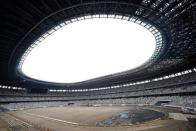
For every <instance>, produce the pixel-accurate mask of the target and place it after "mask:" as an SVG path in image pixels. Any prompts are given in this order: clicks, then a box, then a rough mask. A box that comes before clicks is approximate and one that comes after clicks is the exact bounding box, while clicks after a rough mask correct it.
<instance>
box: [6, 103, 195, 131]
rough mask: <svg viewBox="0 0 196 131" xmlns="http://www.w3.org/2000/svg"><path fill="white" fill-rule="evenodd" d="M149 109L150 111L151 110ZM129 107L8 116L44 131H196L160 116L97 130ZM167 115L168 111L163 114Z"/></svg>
mask: <svg viewBox="0 0 196 131" xmlns="http://www.w3.org/2000/svg"><path fill="white" fill-rule="evenodd" d="M148 109H149V108H148ZM129 110H130V107H120V106H104V107H81V106H80V107H77V106H71V107H50V108H37V109H29V110H22V111H14V112H8V114H9V115H11V116H13V117H15V118H17V119H20V120H21V121H24V122H25V123H28V124H29V125H32V126H33V127H35V128H36V129H39V130H43V131H44V130H45V131H196V130H195V129H192V127H191V126H190V125H191V124H190V123H189V122H188V121H182V120H174V119H171V118H168V117H161V118H159V119H156V120H153V121H147V122H143V123H138V124H134V125H126V126H115V127H97V126H96V122H98V121H102V120H105V119H108V118H110V117H112V116H114V115H116V114H118V113H120V112H124V111H129ZM154 110H156V111H157V110H159V109H154ZM164 113H165V114H167V112H164ZM143 117H145V116H143Z"/></svg>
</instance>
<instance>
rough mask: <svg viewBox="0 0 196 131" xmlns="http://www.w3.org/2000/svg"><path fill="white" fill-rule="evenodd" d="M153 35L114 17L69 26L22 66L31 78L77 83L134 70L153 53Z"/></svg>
mask: <svg viewBox="0 0 196 131" xmlns="http://www.w3.org/2000/svg"><path fill="white" fill-rule="evenodd" d="M155 47H156V41H155V38H154V36H153V34H152V33H151V32H150V31H148V30H147V29H146V28H144V27H142V26H141V25H138V24H135V23H133V22H130V21H126V20H120V19H113V18H94V19H87V20H81V21H78V22H74V23H71V24H69V25H66V26H64V27H62V28H61V29H59V30H57V31H56V32H54V33H53V34H51V35H50V36H48V37H47V38H46V39H45V40H43V41H42V42H40V43H39V44H38V46H36V47H35V48H34V49H33V50H32V51H31V52H30V54H29V55H28V57H27V58H26V60H25V61H24V63H23V65H22V72H23V73H24V74H25V75H26V76H28V77H30V78H34V79H38V80H42V81H48V82H54V83H77V82H82V81H86V80H90V79H94V78H97V77H101V76H106V75H111V74H115V73H119V72H123V71H127V70H131V69H134V68H136V67H138V66H140V65H142V64H144V63H145V62H146V61H147V60H148V59H149V58H150V57H151V56H152V54H153V53H154V50H155Z"/></svg>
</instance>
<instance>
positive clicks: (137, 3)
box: [0, 0, 196, 89]
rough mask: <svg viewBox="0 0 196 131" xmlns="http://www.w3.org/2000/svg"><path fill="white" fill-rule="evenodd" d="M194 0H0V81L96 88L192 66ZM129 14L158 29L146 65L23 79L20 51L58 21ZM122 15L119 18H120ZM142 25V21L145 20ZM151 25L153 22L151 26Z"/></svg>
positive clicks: (195, 56) (194, 59)
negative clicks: (68, 78)
mask: <svg viewBox="0 0 196 131" xmlns="http://www.w3.org/2000/svg"><path fill="white" fill-rule="evenodd" d="M195 6H196V3H195V0H66V1H65V0H53V1H46V0H18V1H14V0H2V1H1V2H0V17H1V21H0V29H1V30H0V83H2V84H10V85H14V86H17V85H18V86H23V87H32V86H36V87H48V88H50V87H54V88H55V87H58V88H60V87H62V88H72V89H80V88H96V87H102V86H109V85H115V84H123V83H127V82H130V81H138V80H145V79H150V78H155V77H159V76H163V75H167V74H169V73H175V72H178V71H182V70H186V69H190V68H193V67H195V64H196V44H195V39H196V35H195V33H196V30H195V25H196V16H195V15H196V13H195ZM103 14H104V15H113V16H116V17H118V16H123V17H128V18H129V19H130V20H133V21H134V22H136V23H138V24H143V23H147V25H151V26H147V28H149V30H152V31H154V32H155V33H154V34H155V35H156V33H157V32H156V29H157V30H159V31H160V33H161V34H162V38H161V39H160V38H159V37H158V36H159V35H158V34H157V42H160V41H161V42H162V43H161V44H160V45H158V46H160V47H159V48H157V52H155V54H154V56H153V58H152V59H151V60H150V61H149V62H148V63H146V64H145V65H143V66H141V67H139V68H137V69H134V70H130V71H127V72H123V73H120V74H115V75H109V76H105V77H101V78H97V79H93V80H89V81H85V82H81V83H77V84H52V83H47V82H40V81H34V80H31V79H24V78H23V77H20V75H18V68H17V67H18V65H19V64H20V60H21V58H22V56H23V55H24V53H25V51H27V50H28V48H29V47H31V45H32V43H34V42H35V41H36V40H38V39H39V38H40V37H41V36H43V34H44V33H46V32H47V31H49V30H53V29H54V30H55V28H54V27H57V26H58V25H59V24H60V23H62V22H63V21H69V22H71V21H70V20H73V19H74V20H77V18H79V17H82V16H93V15H97V16H100V15H103ZM120 19H121V18H120ZM144 26H145V25H144ZM153 27H154V28H153Z"/></svg>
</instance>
